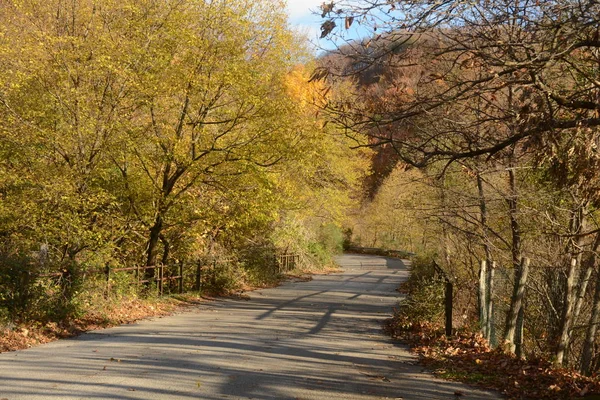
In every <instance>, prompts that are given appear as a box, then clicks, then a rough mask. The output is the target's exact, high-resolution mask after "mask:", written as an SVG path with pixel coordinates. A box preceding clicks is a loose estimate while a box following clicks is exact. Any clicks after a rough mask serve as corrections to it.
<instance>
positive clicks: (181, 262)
mask: <svg viewBox="0 0 600 400" xmlns="http://www.w3.org/2000/svg"><path fill="white" fill-rule="evenodd" d="M181 293H183V261H180V262H179V294H181Z"/></svg>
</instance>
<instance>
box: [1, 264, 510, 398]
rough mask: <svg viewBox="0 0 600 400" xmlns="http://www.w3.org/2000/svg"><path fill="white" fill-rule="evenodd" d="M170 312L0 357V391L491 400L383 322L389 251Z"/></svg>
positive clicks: (397, 269)
mask: <svg viewBox="0 0 600 400" xmlns="http://www.w3.org/2000/svg"><path fill="white" fill-rule="evenodd" d="M338 262H339V264H340V265H341V266H342V267H343V270H344V272H342V273H338V274H331V275H319V276H315V278H314V279H313V280H312V281H310V282H288V283H285V284H284V285H282V286H281V287H278V288H275V289H266V290H259V291H255V292H252V293H251V299H250V300H231V299H224V300H218V301H214V302H210V303H205V304H203V305H201V306H199V307H197V308H194V309H193V310H190V311H188V312H185V313H181V314H178V315H174V316H170V317H165V318H159V319H155V320H147V321H142V322H139V323H137V324H134V325H126V326H120V327H116V328H111V329H104V330H99V331H94V332H90V333H87V334H84V335H82V336H80V337H77V338H74V339H70V340H61V341H58V342H54V343H50V344H47V345H44V346H39V347H36V348H32V349H28V350H23V351H16V352H11V353H4V354H0V399H8V400H20V399H44V400H53V399H124V400H129V399H167V400H168V399H215V400H216V399H301V400H309V399H314V400H326V399H340V400H342V399H343V400H354V399H357V400H358V399H360V400H363V399H364V400H367V399H403V400H421V399H422V400H425V399H427V400H431V399H433V400H436V399H456V396H455V395H454V393H455V392H456V391H460V392H461V393H463V396H461V399H467V400H471V399H473V400H483V399H499V398H500V397H499V396H498V395H495V394H491V393H487V392H483V391H479V390H475V389H473V388H469V387H465V386H462V385H459V384H454V383H448V382H443V381H439V380H436V379H434V378H433V377H432V376H431V375H429V374H427V373H423V372H421V368H420V367H419V366H418V365H416V364H415V359H414V357H413V356H411V355H410V354H409V353H408V352H407V351H406V349H405V348H404V347H403V346H401V345H399V344H397V343H394V342H393V341H392V340H390V339H389V338H388V337H386V336H385V335H384V334H383V333H382V331H381V322H382V321H383V320H384V319H385V318H388V317H389V316H390V313H391V308H392V307H393V306H394V305H395V304H396V303H397V301H398V296H399V295H398V293H397V292H395V289H396V287H397V286H398V284H399V283H400V282H401V281H402V280H403V279H405V278H406V276H407V270H406V268H405V265H404V264H403V263H402V262H401V261H400V260H396V259H390V258H384V257H376V256H358V255H344V256H341V257H339V258H338Z"/></svg>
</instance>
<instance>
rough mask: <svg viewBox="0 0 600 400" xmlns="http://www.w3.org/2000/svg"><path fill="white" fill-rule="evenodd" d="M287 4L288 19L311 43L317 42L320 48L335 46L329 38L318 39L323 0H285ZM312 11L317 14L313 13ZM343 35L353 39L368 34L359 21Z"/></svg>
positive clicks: (321, 20) (332, 47) (340, 42)
mask: <svg viewBox="0 0 600 400" xmlns="http://www.w3.org/2000/svg"><path fill="white" fill-rule="evenodd" d="M287 4H288V5H287V11H288V14H289V16H290V18H289V21H290V24H291V25H292V26H293V27H295V28H297V29H298V30H299V31H300V32H302V33H303V34H305V35H306V36H307V37H308V39H309V40H310V41H311V42H312V43H315V44H318V46H320V48H324V49H334V48H335V44H334V43H333V42H331V41H330V40H328V39H323V40H319V36H320V35H321V29H320V26H321V23H322V22H323V19H322V18H321V15H320V12H321V11H320V6H321V4H323V0H287ZM314 11H316V12H318V13H319V14H318V15H317V14H314ZM338 29H339V28H338ZM342 29H343V28H342ZM343 35H344V37H345V38H346V39H355V38H358V37H363V36H365V35H368V32H367V30H365V29H364V27H361V26H360V24H359V23H354V25H353V26H352V28H350V29H349V30H347V31H346V30H344V31H343ZM343 43H344V42H343V40H342V41H339V42H338V44H343Z"/></svg>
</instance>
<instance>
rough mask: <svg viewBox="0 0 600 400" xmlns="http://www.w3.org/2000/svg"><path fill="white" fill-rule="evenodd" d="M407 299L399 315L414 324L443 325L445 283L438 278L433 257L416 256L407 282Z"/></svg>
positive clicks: (403, 301)
mask: <svg viewBox="0 0 600 400" xmlns="http://www.w3.org/2000/svg"><path fill="white" fill-rule="evenodd" d="M406 291H407V295H406V297H405V298H404V299H403V300H401V301H400V304H399V309H398V311H399V313H400V314H401V315H403V316H405V317H406V318H405V319H406V320H407V321H410V323H412V324H422V323H432V324H436V325H437V324H440V325H441V324H442V323H443V318H444V281H443V279H442V278H441V277H439V276H437V274H436V272H435V267H434V264H433V258H432V257H431V256H427V255H425V256H416V257H415V258H414V260H413V262H412V265H411V273H410V277H409V279H408V281H407V282H406Z"/></svg>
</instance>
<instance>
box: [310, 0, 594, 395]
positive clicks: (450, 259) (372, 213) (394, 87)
mask: <svg viewBox="0 0 600 400" xmlns="http://www.w3.org/2000/svg"><path fill="white" fill-rule="evenodd" d="M599 15H600V9H599V5H598V3H597V2H595V1H590V0H574V1H562V0H556V1H554V0H552V1H543V2H536V1H517V2H515V1H512V0H510V1H509V0H493V1H488V0H486V1H471V2H464V1H458V0H457V1H454V0H449V1H441V2H429V1H419V0H416V1H404V2H368V1H333V2H326V3H324V5H323V7H322V17H323V24H322V27H321V30H322V34H323V36H324V37H328V38H331V40H332V41H333V42H334V43H337V44H338V49H337V51H335V52H332V53H330V54H327V55H326V56H324V57H322V58H321V60H320V64H319V68H317V69H316V70H315V73H314V75H313V78H314V79H316V80H320V81H322V82H327V83H328V84H329V85H331V86H332V87H336V86H341V87H344V88H345V90H347V93H350V94H348V95H346V96H345V97H343V98H334V99H332V100H331V101H329V102H328V103H327V105H326V107H324V110H325V111H326V112H327V114H328V116H329V118H330V120H331V123H338V124H341V125H343V126H344V127H345V129H346V131H347V133H348V135H349V136H352V134H353V133H355V134H358V133H360V134H367V135H368V136H369V143H368V144H367V146H369V147H372V148H374V149H375V151H376V153H375V155H374V157H373V160H374V161H375V164H374V167H373V171H374V172H375V173H374V175H373V176H372V177H371V178H370V179H369V180H368V181H367V182H368V184H369V186H368V192H369V198H368V200H367V201H365V202H363V204H362V206H361V207H359V208H356V209H355V210H354V212H353V219H352V221H351V222H350V223H349V226H350V228H351V237H352V241H353V242H354V243H355V244H357V245H362V246H366V247H383V248H386V249H400V250H405V251H410V252H414V253H417V254H419V256H420V257H421V258H422V259H423V260H426V259H428V260H429V261H428V262H429V263H433V262H435V263H436V264H437V265H438V266H439V268H440V269H441V270H442V271H444V273H445V275H447V276H448V277H449V278H450V279H451V280H452V282H453V284H454V289H455V290H454V293H455V296H454V325H455V327H458V328H459V329H460V330H461V332H462V330H463V329H464V330H466V332H470V333H468V334H466V335H467V336H464V334H463V333H460V334H458V333H457V335H458V336H457V340H458V341H459V342H460V341H461V340H466V339H464V338H465V337H472V338H474V339H473V340H472V341H473V343H472V346H471V347H473V348H476V347H478V346H479V347H480V348H486V349H489V354H488V355H487V356H486V357H488V356H489V357H491V356H492V355H495V354H500V353H502V354H505V353H506V354H508V355H510V357H513V358H508V359H506V360H511V361H510V362H509V361H506V362H507V365H509V366H514V365H517V364H519V363H522V364H519V365H529V364H527V362H529V361H527V362H525V361H523V362H521V361H519V360H521V359H524V360H534V361H531V362H533V363H534V364H535V363H536V362H537V361H535V360H542V361H540V364H539V365H541V366H542V367H541V368H542V369H544V370H545V369H546V368H550V366H552V368H556V371H561V369H562V368H564V369H565V371H572V372H564V374H566V375H565V376H567V375H569V374H573V376H576V375H577V374H581V376H591V377H595V374H596V372H597V371H598V369H599V367H600V352H598V348H599V346H598V340H597V327H598V322H599V321H600V279H599V278H600V269H599V265H600V264H599V262H598V249H599V245H600V234H599V233H598V231H599V230H600V225H599V222H598V221H599V220H598V217H599V214H598V207H599V198H598V193H600V191H599V190H598V189H599V187H598V177H599V176H600V171H599V169H598V165H599V162H598V161H599V158H598V145H599V143H600V142H599V138H600V136H599V133H600V130H599V126H600V101H599V99H600V97H599V93H600V85H599V77H600V69H599V65H600V40H599V37H600V36H599V32H600V31H599V28H598V27H599V26H600V20H599V19H598V18H599V17H598V16H599ZM356 26H359V27H360V29H361V30H362V31H366V32H369V34H368V35H367V36H366V37H365V39H363V40H361V41H348V40H345V39H346V38H347V35H348V32H351V31H352V30H353V29H354V28H355V27H356ZM425 264H427V263H425ZM414 265H415V269H413V273H415V274H417V275H421V273H420V272H419V271H420V269H421V268H423V265H424V264H423V263H422V262H415V264H414ZM417 266H418V267H417ZM427 268H429V269H430V270H431V269H432V268H431V267H427ZM419 279H420V278H419ZM407 301H409V302H411V303H410V304H411V307H401V308H400V313H401V314H400V315H402V312H403V311H402V310H403V309H409V310H414V312H415V313H417V314H416V315H412V316H411V318H414V321H413V320H410V319H408V320H406V318H405V317H399V318H400V319H399V320H398V321H396V323H397V324H398V325H399V326H404V325H407V326H409V325H414V324H416V325H420V324H423V323H425V321H427V320H428V319H429V320H430V321H431V322H434V321H435V320H436V318H435V317H436V315H437V314H436V313H434V310H436V307H437V309H439V307H440V305H441V304H436V303H437V302H439V288H438V286H436V284H435V281H432V280H429V281H427V279H425V281H424V283H422V284H417V282H414V285H413V286H412V287H411V289H410V296H409V299H408V300H407ZM425 301H429V304H428V305H424V304H425V303H424V302H425ZM415 304H417V305H418V304H423V306H422V307H415ZM427 329H429V328H427ZM425 332H430V333H431V332H432V331H429V330H426V331H425ZM423 335H424V336H428V335H429V333H424V334H423ZM431 335H432V336H433V337H436V335H434V334H433V333H431ZM469 335H480V336H481V337H482V338H483V339H481V340H480V339H478V336H477V338H476V336H469ZM444 340H445V339H444ZM484 343H485V345H484ZM431 346H432V349H433V348H437V346H441V347H442V348H446V349H449V348H450V349H451V348H453V347H454V348H461V349H462V348H463V346H462V345H460V346H459V345H458V344H457V343H455V342H452V341H448V342H443V341H442V342H440V341H437V342H435V343H433V342H432V344H431ZM482 346H483V347H482ZM437 351H438V350H435V351H434V350H432V352H437ZM444 351H445V350H442V353H444ZM448 351H450V352H452V351H451V350H448ZM460 351H462V350H460ZM486 351H487V350H486ZM469 354H475V353H469ZM486 354H487V353H486ZM494 357H495V356H494ZM442 358H443V357H442ZM477 360H480V361H482V360H484V358H482V357H479V356H477V357H474V359H473V360H472V361H473V365H472V366H473V371H477V372H473V375H472V376H474V374H478V373H480V369H481V368H479V367H478V366H477V363H476V361H477ZM457 362H458V361H457ZM502 363H504V361H502ZM482 365H486V364H485V363H483V364H482ZM482 368H483V367H482ZM550 369H551V368H550ZM490 370H492V371H496V370H495V369H491V368H490ZM463 372H464V371H462V372H460V371H459V372H456V377H457V378H458V377H460V376H462V375H461V374H463ZM505 372H506V371H504V370H499V371H497V373H496V375H497V376H496V377H495V378H494V379H496V380H495V381H494V382H496V383H497V385H496V386H502V385H505V384H506V385H508V384H510V385H512V386H519V384H518V382H517V381H518V380H515V382H504V381H503V382H504V383H501V384H500V383H498V382H500V379H501V378H502V377H501V376H500V374H504V375H509V376H512V375H510V374H509V373H505ZM520 373H521V374H522V375H528V374H529V373H530V372H529V369H525V370H521V372H520ZM550 374H551V375H552V374H554V372H552V373H550ZM449 375H451V373H449ZM467 375H468V374H467ZM472 376H471V377H472ZM552 376H554V375H552ZM560 376H563V375H560ZM554 377H555V378H556V379H557V381H556V382H554V383H549V384H548V385H546V387H545V388H542V389H543V390H541V389H540V392H539V393H541V394H536V392H535V391H529V390H526V389H525V388H524V387H521V388H520V389H515V390H512V389H511V390H509V389H506V390H507V391H508V392H509V393H510V394H511V396H513V397H523V398H526V397H528V398H569V397H571V396H577V395H584V394H586V393H587V392H588V391H589V390H592V388H593V389H594V391H597V389H598V388H597V387H596V386H595V385H597V384H596V383H595V381H593V382H594V383H592V381H591V380H586V379H587V378H586V379H584V378H581V377H580V376H579V375H577V378H576V379H575V378H574V379H575V380H568V383H566V384H563V383H564V382H563V381H562V380H561V379H562V378H559V377H558V375H556V376H554ZM465 379H469V377H465ZM482 379H483V378H482ZM485 379H488V378H487V377H485ZM578 379H581V380H579V381H577V382H580V383H581V382H583V383H581V384H580V383H577V385H575V386H573V385H571V383H573V382H575V381H576V380H578ZM540 381H541V382H546V380H544V379H540ZM544 384H545V383H544ZM523 385H525V384H524V383H523ZM492 386H494V385H492ZM575 387H578V388H579V389H580V390H579V391H578V390H576V389H575ZM586 388H587V389H586ZM551 392H552V393H554V392H555V393H554V394H552V395H551V394H549V393H551ZM519 393H520V394H519ZM544 396H547V397H544Z"/></svg>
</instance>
